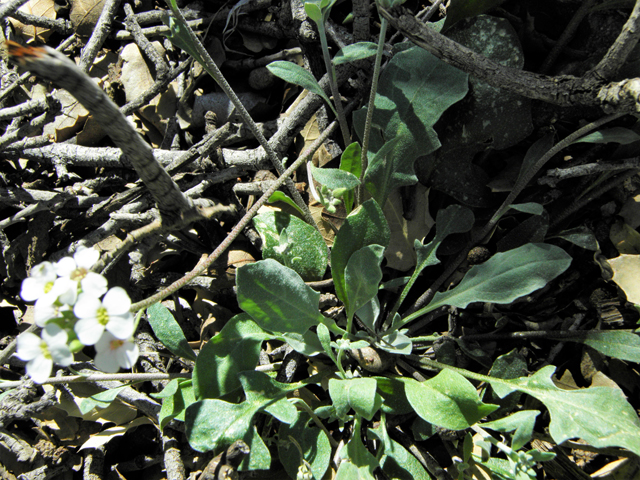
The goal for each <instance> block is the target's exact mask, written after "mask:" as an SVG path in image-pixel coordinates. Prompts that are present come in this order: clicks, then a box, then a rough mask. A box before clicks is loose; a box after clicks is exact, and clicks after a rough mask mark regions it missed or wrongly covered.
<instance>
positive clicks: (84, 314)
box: [73, 293, 102, 318]
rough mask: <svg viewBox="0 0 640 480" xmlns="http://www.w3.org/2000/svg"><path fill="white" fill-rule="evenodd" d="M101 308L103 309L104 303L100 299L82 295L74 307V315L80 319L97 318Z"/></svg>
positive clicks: (85, 294)
mask: <svg viewBox="0 0 640 480" xmlns="http://www.w3.org/2000/svg"><path fill="white" fill-rule="evenodd" d="M100 307H102V302H101V301H100V300H99V299H98V298H96V297H94V296H93V295H89V294H87V293H82V294H80V296H79V297H78V301H77V302H76V304H75V306H74V307H73V313H75V314H76V317H78V318H95V317H96V314H97V313H98V309H99V308H100Z"/></svg>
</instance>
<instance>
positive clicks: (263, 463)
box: [238, 425, 271, 471]
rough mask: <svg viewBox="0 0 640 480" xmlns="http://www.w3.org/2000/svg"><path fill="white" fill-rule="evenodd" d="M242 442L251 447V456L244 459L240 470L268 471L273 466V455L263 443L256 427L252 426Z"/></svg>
mask: <svg viewBox="0 0 640 480" xmlns="http://www.w3.org/2000/svg"><path fill="white" fill-rule="evenodd" d="M242 440H243V441H244V443H246V444H247V445H248V446H249V455H247V456H246V457H244V458H243V459H242V463H241V464H240V466H239V467H238V470H239V471H246V470H268V469H269V467H270V466H271V453H269V449H268V448H267V446H266V445H265V444H264V442H263V441H262V438H261V437H260V434H259V433H258V430H257V429H256V426H255V425H252V426H251V428H250V429H249V430H248V431H247V433H245V435H244V437H242Z"/></svg>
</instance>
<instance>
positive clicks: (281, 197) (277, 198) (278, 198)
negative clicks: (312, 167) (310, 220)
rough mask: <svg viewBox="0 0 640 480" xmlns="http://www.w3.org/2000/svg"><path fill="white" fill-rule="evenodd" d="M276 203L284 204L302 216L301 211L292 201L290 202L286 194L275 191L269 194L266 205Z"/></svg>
mask: <svg viewBox="0 0 640 480" xmlns="http://www.w3.org/2000/svg"><path fill="white" fill-rule="evenodd" d="M278 202H283V203H286V204H287V205H289V206H290V207H293V208H295V209H296V210H297V211H298V212H300V214H303V212H302V209H301V208H300V207H299V206H298V204H297V203H296V202H294V201H293V200H291V198H289V196H288V195H287V194H286V193H284V192H281V191H279V190H276V191H275V192H273V193H272V194H271V196H270V197H269V200H268V201H267V203H272V204H273V203H278Z"/></svg>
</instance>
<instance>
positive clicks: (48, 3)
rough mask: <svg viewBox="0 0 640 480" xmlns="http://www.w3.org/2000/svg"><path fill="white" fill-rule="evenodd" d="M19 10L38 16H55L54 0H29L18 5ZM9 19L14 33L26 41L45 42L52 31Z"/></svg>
mask: <svg viewBox="0 0 640 480" xmlns="http://www.w3.org/2000/svg"><path fill="white" fill-rule="evenodd" d="M20 11H21V12H24V13H30V14H31V15H36V16H38V17H46V18H52V19H55V18H56V10H55V2H54V0H29V1H28V2H27V3H25V4H24V5H23V6H21V7H20ZM9 21H10V22H11V24H12V25H13V28H14V29H15V31H16V34H17V35H18V36H19V37H21V38H23V39H24V40H25V41H26V42H38V43H46V41H47V39H48V38H49V36H50V35H51V34H52V33H53V31H52V30H50V29H48V28H42V27H36V26H34V25H25V24H24V23H22V22H19V21H18V20H15V19H13V18H11V17H9Z"/></svg>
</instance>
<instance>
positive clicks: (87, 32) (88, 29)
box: [69, 0, 106, 37]
mask: <svg viewBox="0 0 640 480" xmlns="http://www.w3.org/2000/svg"><path fill="white" fill-rule="evenodd" d="M105 2H106V0H72V1H70V3H71V12H70V13H69V20H70V21H71V24H72V25H73V29H74V30H75V32H76V35H78V36H79V37H90V36H91V34H92V33H93V30H94V28H95V26H96V23H98V19H99V18H100V14H101V13H102V7H104V4H105Z"/></svg>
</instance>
